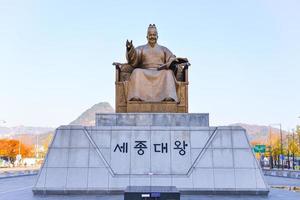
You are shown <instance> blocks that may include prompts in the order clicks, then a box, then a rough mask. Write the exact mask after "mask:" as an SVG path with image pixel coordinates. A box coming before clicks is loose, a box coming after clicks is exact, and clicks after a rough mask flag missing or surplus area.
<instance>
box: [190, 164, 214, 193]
mask: <svg viewBox="0 0 300 200" xmlns="http://www.w3.org/2000/svg"><path fill="white" fill-rule="evenodd" d="M193 185H194V189H199V188H201V189H213V188H214V172H213V169H203V168H196V169H194V171H193Z"/></svg>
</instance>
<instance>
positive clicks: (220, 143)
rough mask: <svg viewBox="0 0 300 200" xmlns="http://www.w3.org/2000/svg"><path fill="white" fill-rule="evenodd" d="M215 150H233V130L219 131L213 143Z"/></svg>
mask: <svg viewBox="0 0 300 200" xmlns="http://www.w3.org/2000/svg"><path fill="white" fill-rule="evenodd" d="M212 147H213V148H232V143H231V130H224V129H219V130H218V132H217V133H216V136H215V138H214V140H213V142H212Z"/></svg>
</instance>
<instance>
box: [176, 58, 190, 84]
mask: <svg viewBox="0 0 300 200" xmlns="http://www.w3.org/2000/svg"><path fill="white" fill-rule="evenodd" d="M190 65H191V64H190V63H189V62H184V63H179V64H176V67H175V71H174V73H175V76H176V80H177V81H180V82H186V83H188V81H189V80H188V69H189V66H190Z"/></svg>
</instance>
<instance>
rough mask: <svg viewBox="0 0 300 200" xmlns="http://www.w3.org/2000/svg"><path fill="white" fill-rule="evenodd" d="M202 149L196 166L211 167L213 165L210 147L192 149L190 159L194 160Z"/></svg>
mask: <svg viewBox="0 0 300 200" xmlns="http://www.w3.org/2000/svg"><path fill="white" fill-rule="evenodd" d="M201 151H203V155H202V156H201V157H200V159H199V160H198V162H197V164H196V167H198V168H212V167H213V160H212V159H213V155H212V151H213V150H212V149H192V161H193V162H194V161H195V160H196V158H197V157H198V156H199V154H200V153H201Z"/></svg>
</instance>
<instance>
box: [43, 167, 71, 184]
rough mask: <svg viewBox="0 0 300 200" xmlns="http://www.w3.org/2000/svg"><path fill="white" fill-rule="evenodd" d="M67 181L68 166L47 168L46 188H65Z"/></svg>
mask: <svg viewBox="0 0 300 200" xmlns="http://www.w3.org/2000/svg"><path fill="white" fill-rule="evenodd" d="M66 183H67V168H47V172H46V181H45V187H46V188H60V189H63V188H65V186H66Z"/></svg>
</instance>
